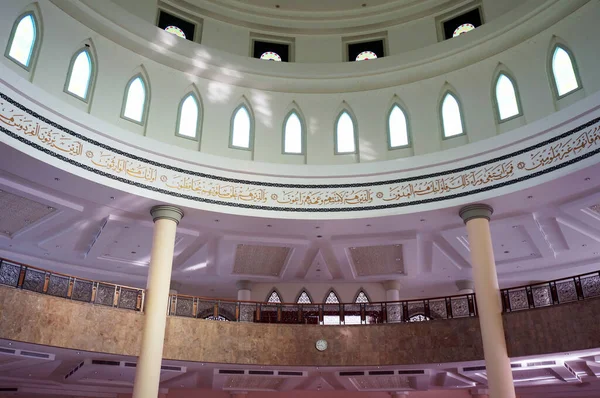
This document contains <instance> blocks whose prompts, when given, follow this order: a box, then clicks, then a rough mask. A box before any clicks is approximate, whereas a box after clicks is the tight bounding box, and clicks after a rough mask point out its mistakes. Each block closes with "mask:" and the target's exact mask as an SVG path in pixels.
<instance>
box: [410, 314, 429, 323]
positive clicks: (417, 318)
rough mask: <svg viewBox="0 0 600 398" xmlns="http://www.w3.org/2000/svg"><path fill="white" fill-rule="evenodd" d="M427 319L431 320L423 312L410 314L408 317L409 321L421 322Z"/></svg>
mask: <svg viewBox="0 0 600 398" xmlns="http://www.w3.org/2000/svg"><path fill="white" fill-rule="evenodd" d="M429 320H431V319H430V318H428V317H426V316H425V315H423V314H415V315H413V316H411V317H410V318H408V321H409V322H423V321H429Z"/></svg>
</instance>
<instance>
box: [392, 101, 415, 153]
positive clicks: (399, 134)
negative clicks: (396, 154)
mask: <svg viewBox="0 0 600 398" xmlns="http://www.w3.org/2000/svg"><path fill="white" fill-rule="evenodd" d="M387 140H388V149H397V148H405V147H408V146H410V134H409V127H408V116H407V113H406V111H405V110H404V108H403V107H402V106H401V105H400V104H399V103H397V102H394V104H393V105H392V107H391V108H390V110H389V111H388V114H387Z"/></svg>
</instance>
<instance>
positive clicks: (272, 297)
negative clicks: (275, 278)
mask: <svg viewBox="0 0 600 398" xmlns="http://www.w3.org/2000/svg"><path fill="white" fill-rule="evenodd" d="M267 303H281V297H279V293H277V290H273V291H272V292H271V294H269V297H268V298H267Z"/></svg>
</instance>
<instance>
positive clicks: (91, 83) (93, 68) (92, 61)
mask: <svg viewBox="0 0 600 398" xmlns="http://www.w3.org/2000/svg"><path fill="white" fill-rule="evenodd" d="M83 53H85V54H87V56H88V61H89V65H90V74H89V78H88V82H87V89H86V93H85V97H81V96H79V95H78V94H77V93H75V92H73V91H70V90H69V86H70V85H71V79H72V77H73V69H74V67H75V62H76V61H77V58H79V56H80V55H81V54H83ZM97 76H98V66H97V58H96V55H95V54H94V51H93V47H92V45H91V44H90V43H85V44H84V45H83V46H82V47H80V48H79V49H77V51H75V53H73V56H72V57H71V60H70V62H69V69H67V77H66V79H65V86H64V88H63V91H64V92H65V93H66V94H68V95H70V96H72V97H74V98H77V99H78V100H80V101H83V102H84V103H86V104H88V103H89V102H90V99H91V98H92V96H93V93H94V89H95V88H96V78H97Z"/></svg>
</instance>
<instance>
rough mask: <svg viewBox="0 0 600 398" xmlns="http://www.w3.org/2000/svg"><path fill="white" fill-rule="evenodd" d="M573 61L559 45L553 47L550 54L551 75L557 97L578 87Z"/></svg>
mask: <svg viewBox="0 0 600 398" xmlns="http://www.w3.org/2000/svg"><path fill="white" fill-rule="evenodd" d="M574 63H575V60H574V59H573V58H572V57H571V54H569V52H568V51H567V50H565V49H564V48H562V47H561V46H556V47H555V48H554V53H553V54H552V75H553V77H554V83H555V86H556V92H557V94H558V96H559V97H562V96H564V95H567V94H569V93H570V92H571V91H575V90H577V89H578V88H579V87H580V86H579V81H578V79H577V74H576V73H577V72H576V70H575V66H574Z"/></svg>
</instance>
